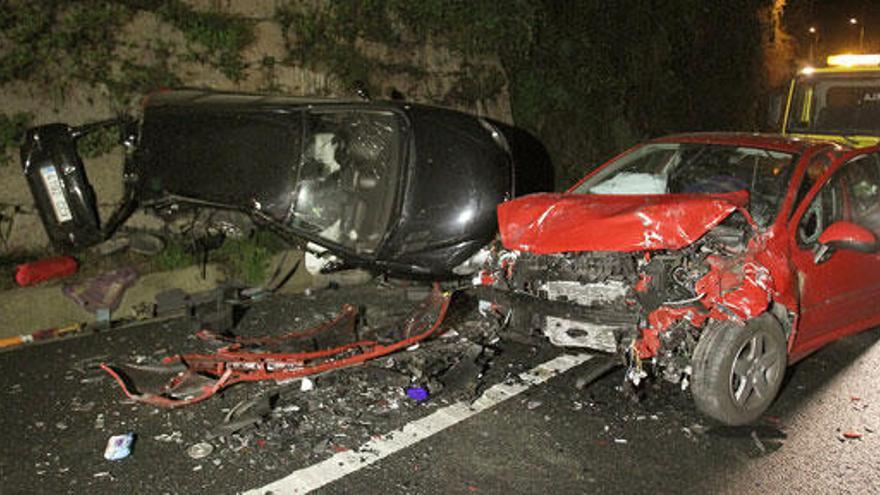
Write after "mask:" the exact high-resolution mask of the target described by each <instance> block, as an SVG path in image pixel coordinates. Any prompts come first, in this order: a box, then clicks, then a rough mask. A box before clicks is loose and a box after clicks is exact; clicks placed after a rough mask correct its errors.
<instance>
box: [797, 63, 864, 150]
mask: <svg viewBox="0 0 880 495" xmlns="http://www.w3.org/2000/svg"><path fill="white" fill-rule="evenodd" d="M782 133H783V134H786V135H790V136H800V137H809V138H820V139H831V140H834V141H837V142H840V143H845V144H848V145H850V146H853V147H862V146H869V145H872V144H877V143H878V142H880V54H872V55H867V54H860V55H855V54H845V55H832V56H830V57H828V66H827V67H822V68H814V67H806V68H804V69H802V70H801V71H800V72H799V73H798V75H797V76H796V77H795V78H794V79H793V80H792V82H791V87H790V88H789V92H788V100H787V103H786V106H785V117H784V119H783V123H782Z"/></svg>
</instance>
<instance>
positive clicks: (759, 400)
mask: <svg viewBox="0 0 880 495" xmlns="http://www.w3.org/2000/svg"><path fill="white" fill-rule="evenodd" d="M787 357H788V356H787V352H786V343H785V335H783V333H782V328H780V325H779V323H778V322H777V321H776V320H775V319H774V318H773V317H772V316H771V315H769V314H765V315H762V316H760V317H758V318H755V319H753V320H750V321H748V322H747V323H746V324H745V325H739V324H736V323H734V322H730V321H719V322H712V323H711V324H709V325H708V326H707V327H706V329H705V330H704V331H703V335H702V336H701V337H700V341H699V342H698V343H697V348H696V350H695V351H694V357H693V361H692V369H693V376H692V382H691V383H692V385H691V387H692V389H691V390H692V392H693V396H694V403H695V404H696V406H697V409H698V410H699V411H700V412H702V413H703V414H705V415H707V416H709V417H711V418H713V419H716V420H718V421H720V422H722V423H724V424H727V425H742V424H746V423H750V422H752V421H754V420H755V419H757V418H758V417H759V416H760V415H761V414H762V413H763V412H764V411H766V410H767V408H768V407H770V404H771V403H772V402H773V399H775V398H776V394H778V393H779V388H780V386H781V385H782V379H783V377H784V376H785V367H786V363H787Z"/></svg>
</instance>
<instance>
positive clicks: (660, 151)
mask: <svg viewBox="0 0 880 495" xmlns="http://www.w3.org/2000/svg"><path fill="white" fill-rule="evenodd" d="M793 162H794V156H793V155H791V154H790V153H782V152H779V151H769V150H765V149H759V148H748V147H741V146H728V145H718V144H704V143H653V144H646V145H644V146H641V147H639V148H637V149H636V150H634V151H632V152H631V153H628V154H626V155H624V156H622V157H620V158H619V159H617V160H616V161H614V162H612V163H609V164H608V165H606V166H605V167H604V168H603V169H602V170H600V171H598V172H597V173H596V174H595V175H594V176H593V177H590V178H589V179H588V180H587V181H585V182H584V183H582V184H580V185H579V186H578V187H577V188H575V189H574V190H573V191H572V192H574V193H581V194H671V193H719V192H731V191H739V190H742V189H745V190H747V191H749V198H750V202H749V203H750V204H749V212H750V213H751V214H752V216H753V217H754V218H755V221H756V222H757V223H758V225H760V226H762V227H766V226H767V225H769V224H770V223H771V222H772V221H773V219H774V218H775V216H776V213H777V211H778V209H779V206H780V205H781V203H782V199H783V197H784V196H785V187H786V181H787V178H788V176H789V172H790V169H791V167H792V166H793Z"/></svg>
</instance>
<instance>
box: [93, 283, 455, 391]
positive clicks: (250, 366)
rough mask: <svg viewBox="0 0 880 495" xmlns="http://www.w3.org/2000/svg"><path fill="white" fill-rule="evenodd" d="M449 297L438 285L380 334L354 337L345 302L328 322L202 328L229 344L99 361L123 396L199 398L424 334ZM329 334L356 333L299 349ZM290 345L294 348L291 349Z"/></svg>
mask: <svg viewBox="0 0 880 495" xmlns="http://www.w3.org/2000/svg"><path fill="white" fill-rule="evenodd" d="M450 299H451V295H450V294H448V293H442V292H441V291H440V289H439V286H437V285H435V286H434V290H433V291H432V292H431V293H430V295H429V296H428V297H426V298H425V300H424V301H422V302H421V303H420V304H419V305H418V306H417V307H416V308H414V309H413V310H412V311H411V312H410V313H409V314H408V315H407V316H406V317H405V318H404V319H403V320H401V321H399V322H397V324H395V325H392V326H391V327H390V328H388V329H386V331H385V332H384V333H383V334H382V335H371V336H357V333H356V332H355V325H356V323H357V319H358V318H357V316H358V315H357V310H356V309H355V307H354V306H352V305H348V304H346V305H344V306H343V307H342V309H341V311H340V312H339V313H338V314H337V315H336V317H335V318H333V319H332V320H329V321H326V322H324V323H322V324H319V325H317V326H314V327H311V328H309V329H306V330H302V331H292V332H289V333H286V334H283V335H269V336H262V337H240V336H238V337H229V336H225V335H219V334H216V333H214V332H211V331H208V330H202V331H200V332H198V333H197V336H198V337H200V338H201V339H203V340H207V341H212V342H223V343H228V344H229V345H227V346H225V347H222V348H220V349H219V350H217V351H216V352H214V353H212V354H199V353H192V354H179V355H175V356H169V357H166V358H165V359H164V360H163V362H162V363H161V364H157V365H140V364H121V365H111V364H107V363H102V364H101V369H103V370H104V371H106V372H107V373H109V374H110V376H112V377H113V378H114V379H115V380H116V382H117V383H118V384H119V386H120V388H122V391H123V393H124V394H125V395H126V396H127V397H128V398H130V399H132V400H135V401H138V402H143V403H147V404H152V405H156V406H161V407H180V406H186V405H189V404H195V403H197V402H200V401H203V400H205V399H207V398H209V397H211V396H213V395H214V394H216V393H217V392H219V391H220V390H222V389H223V388H225V387H228V386H229V385H232V384H234V383H239V382H254V381H263V380H273V381H276V382H277V381H283V380H288V379H293V378H303V377H306V376H310V375H315V374H318V373H324V372H327V371H331V370H336V369H340V368H345V367H349V366H354V365H357V364H360V363H363V362H365V361H368V360H371V359H375V358H378V357H381V356H385V355H388V354H391V353H392V352H396V351H399V350H402V349H405V348H407V347H410V346H412V345H413V344H415V343H417V342H420V341H422V340H425V339H427V338H428V337H430V336H431V335H433V334H434V333H435V332H436V331H437V329H438V328H440V325H441V323H442V322H443V319H444V317H445V316H446V311H447V309H448V308H449V302H450ZM334 333H340V334H349V335H352V336H355V337H354V338H353V339H352V340H353V341H351V342H348V343H344V344H341V345H336V346H335V347H327V348H322V349H318V350H308V351H303V350H298V349H297V347H299V348H302V347H303V344H304V343H308V342H309V341H310V340H311V339H313V338H317V337H319V336H322V335H326V334H330V335H333V334H334ZM292 349H297V350H292Z"/></svg>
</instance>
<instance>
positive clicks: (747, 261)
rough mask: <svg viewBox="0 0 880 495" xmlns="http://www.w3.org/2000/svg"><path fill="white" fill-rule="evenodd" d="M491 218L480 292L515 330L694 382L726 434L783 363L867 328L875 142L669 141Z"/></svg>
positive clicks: (764, 395)
mask: <svg viewBox="0 0 880 495" xmlns="http://www.w3.org/2000/svg"><path fill="white" fill-rule="evenodd" d="M498 222H499V226H500V232H501V241H502V244H503V246H504V249H501V250H498V251H496V252H495V253H493V256H494V260H493V262H491V263H490V264H489V265H488V266H491V267H492V268H491V269H490V270H486V271H484V272H483V273H482V274H481V275H480V276H479V277H478V278H477V280H476V282H477V283H478V284H480V285H483V286H486V289H484V290H485V291H486V292H488V294H489V296H487V297H488V298H494V300H495V302H499V303H501V304H502V305H503V306H507V307H510V308H512V314H511V315H512V320H511V321H513V322H514V324H516V325H526V326H528V327H529V328H530V329H531V328H540V329H542V331H543V332H544V333H545V334H546V335H547V336H548V337H549V339H550V340H551V341H552V342H553V343H555V344H558V345H563V346H574V347H583V348H589V349H595V350H602V351H607V352H611V353H618V354H619V355H620V356H621V357H622V358H623V359H624V360H625V361H626V363H627V364H628V366H629V369H628V372H627V377H628V378H629V379H630V380H632V381H633V382H635V383H636V384H638V382H639V381H640V380H641V379H642V378H644V377H645V376H646V375H647V373H648V372H649V371H651V372H653V373H654V374H657V375H660V376H662V377H664V378H665V379H667V380H670V381H672V382H675V383H680V384H681V385H682V388H686V387H688V385H689V386H690V389H691V392H692V394H693V398H694V401H695V403H696V406H697V408H698V409H699V410H700V411H702V412H703V413H704V414H706V415H708V416H710V417H712V418H714V419H716V420H719V421H721V422H723V423H726V424H731V425H736V424H744V423H748V422H751V421H753V420H755V419H756V418H758V417H759V416H760V415H761V414H762V413H763V412H764V411H765V410H766V409H767V408H768V407H769V405H770V404H771V402H772V401H773V399H774V398H775V396H776V395H777V393H778V391H779V388H780V385H781V384H782V379H783V376H784V374H785V369H786V366H787V365H788V364H791V363H794V362H796V361H797V360H799V359H801V358H803V357H804V356H806V355H808V354H809V353H811V352H812V351H815V350H816V349H818V348H819V347H821V346H823V345H824V344H827V343H828V342H831V341H833V340H835V339H837V338H840V337H843V336H845V335H849V334H852V333H855V332H858V331H861V330H865V329H868V328H871V327H873V326H875V325H878V324H880V309H878V307H877V306H876V304H877V301H878V300H880V255H878V254H877V247H878V244H877V236H878V232H880V230H878V229H880V147H872V148H862V149H856V150H853V149H848V148H845V147H842V146H840V145H837V144H833V143H829V142H818V141H805V140H799V139H791V138H783V137H779V136H766V135H754V134H733V133H712V134H686V135H678V136H670V137H665V138H661V139H656V140H653V141H650V142H647V143H645V144H642V145H639V146H636V147H634V148H632V149H630V150H628V151H627V152H625V153H623V154H621V155H620V156H618V157H616V158H613V159H612V160H610V161H609V162H607V163H605V164H604V165H602V166H600V167H598V168H597V169H596V170H595V171H593V172H592V173H590V174H589V175H587V176H586V177H585V178H584V179H583V180H581V181H580V182H579V183H578V184H576V185H575V186H574V187H572V188H571V189H569V190H568V191H567V192H565V193H561V194H535V195H531V196H526V197H523V198H520V199H517V200H514V201H509V202H507V203H503V204H501V205H500V206H499V207H498Z"/></svg>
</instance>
